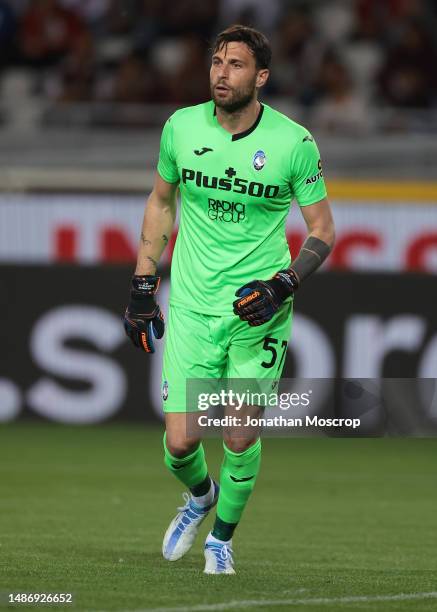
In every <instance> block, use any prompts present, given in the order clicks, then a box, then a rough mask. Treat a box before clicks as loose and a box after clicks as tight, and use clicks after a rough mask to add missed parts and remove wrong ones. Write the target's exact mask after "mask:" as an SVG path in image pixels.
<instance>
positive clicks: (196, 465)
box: [164, 433, 210, 495]
mask: <svg viewBox="0 0 437 612" xmlns="http://www.w3.org/2000/svg"><path fill="white" fill-rule="evenodd" d="M164 463H165V465H166V466H167V467H168V469H169V470H170V472H172V473H173V474H174V475H175V476H176V478H177V479H178V480H180V481H181V482H182V483H183V484H184V485H185V486H186V487H188V488H189V489H190V490H191V489H192V488H195V489H197V490H202V487H203V488H205V487H206V484H207V479H208V478H209V476H208V467H207V465H206V461H205V451H204V450H203V445H202V443H200V444H199V446H198V447H197V448H196V450H195V451H193V452H192V453H190V454H189V455H186V456H185V457H180V458H179V457H173V455H171V454H170V452H169V450H168V448H167V444H166V435H165V433H164ZM209 484H210V483H209ZM197 487H200V489H198V488H197ZM208 490H209V487H208V488H206V493H207V492H208ZM198 495H203V493H198Z"/></svg>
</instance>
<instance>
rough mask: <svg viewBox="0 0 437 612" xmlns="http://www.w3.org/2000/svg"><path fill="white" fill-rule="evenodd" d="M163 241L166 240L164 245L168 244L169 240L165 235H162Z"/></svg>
mask: <svg viewBox="0 0 437 612" xmlns="http://www.w3.org/2000/svg"><path fill="white" fill-rule="evenodd" d="M162 239H163V240H164V244H168V238H167V236H166V235H165V234H162Z"/></svg>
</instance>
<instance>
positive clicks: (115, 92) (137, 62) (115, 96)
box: [111, 53, 162, 104]
mask: <svg viewBox="0 0 437 612" xmlns="http://www.w3.org/2000/svg"><path fill="white" fill-rule="evenodd" d="M161 85H162V84H161V82H160V77H159V74H157V73H156V71H155V70H154V69H153V67H152V66H151V65H150V64H149V63H148V62H147V61H146V60H145V59H144V58H142V57H140V56H139V55H138V54H136V53H131V54H130V55H128V56H127V57H125V58H124V59H123V61H122V62H121V64H120V66H119V67H118V69H117V71H116V73H115V76H114V81H113V87H112V94H111V100H112V101H114V102H121V103H125V104H131V103H133V104H144V103H147V102H148V103H152V102H159V101H160V96H161V99H162V87H161Z"/></svg>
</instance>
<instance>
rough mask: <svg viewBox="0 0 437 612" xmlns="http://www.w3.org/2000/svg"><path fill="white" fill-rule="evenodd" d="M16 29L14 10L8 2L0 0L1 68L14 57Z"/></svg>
mask: <svg viewBox="0 0 437 612" xmlns="http://www.w3.org/2000/svg"><path fill="white" fill-rule="evenodd" d="M16 29H17V21H16V18H15V15H14V12H13V11H12V9H11V7H10V5H9V3H8V2H6V1H5V0H0V68H1V67H2V66H4V65H6V64H8V62H10V61H11V60H12V59H13V57H14V54H15V32H16Z"/></svg>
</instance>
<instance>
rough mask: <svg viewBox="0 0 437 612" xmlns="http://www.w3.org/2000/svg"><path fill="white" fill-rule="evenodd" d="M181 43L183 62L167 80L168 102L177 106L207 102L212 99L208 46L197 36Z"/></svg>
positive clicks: (187, 37)
mask: <svg viewBox="0 0 437 612" xmlns="http://www.w3.org/2000/svg"><path fill="white" fill-rule="evenodd" d="M180 43H181V61H180V64H179V67H178V69H177V70H176V72H175V73H174V74H173V75H172V77H171V78H170V79H168V80H167V95H168V100H167V101H168V102H172V103H177V104H199V103H200V102H206V100H208V99H209V97H210V90H209V76H208V63H209V62H208V52H207V49H206V46H205V44H202V42H201V41H200V40H199V38H197V37H196V36H186V37H184V38H183V39H182V40H181V41H180Z"/></svg>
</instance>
